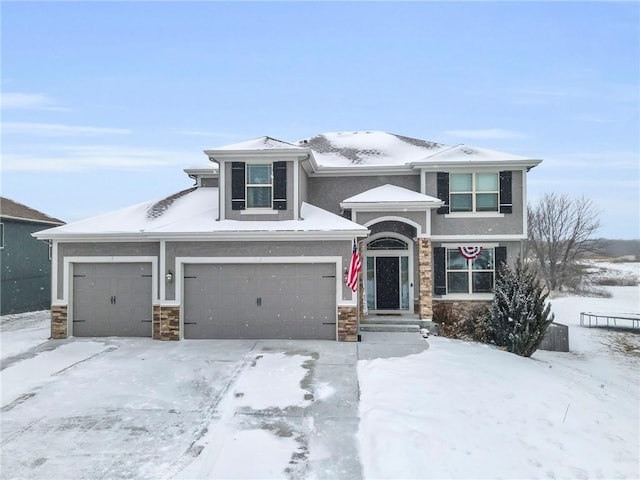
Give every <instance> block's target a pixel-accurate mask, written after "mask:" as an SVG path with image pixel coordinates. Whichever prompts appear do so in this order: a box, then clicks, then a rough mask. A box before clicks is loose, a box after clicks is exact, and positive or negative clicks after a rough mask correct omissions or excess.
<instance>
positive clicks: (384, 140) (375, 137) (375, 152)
mask: <svg viewBox="0 0 640 480" xmlns="http://www.w3.org/2000/svg"><path fill="white" fill-rule="evenodd" d="M297 144H298V145H300V146H301V147H308V148H310V149H311V150H312V151H313V155H314V158H315V159H316V162H317V163H318V165H320V166H324V167H352V166H354V165H356V166H357V165H370V166H394V165H405V164H407V163H411V162H417V161H419V160H422V159H424V158H425V157H428V156H429V155H433V153H435V152H439V151H442V150H443V149H446V148H448V147H447V146H446V145H443V144H441V143H435V142H428V141H426V140H419V139H417V138H411V137H404V136H402V135H395V134H393V133H387V132H333V133H323V134H320V135H316V136H315V137H311V138H308V139H305V140H300V141H299V142H297Z"/></svg>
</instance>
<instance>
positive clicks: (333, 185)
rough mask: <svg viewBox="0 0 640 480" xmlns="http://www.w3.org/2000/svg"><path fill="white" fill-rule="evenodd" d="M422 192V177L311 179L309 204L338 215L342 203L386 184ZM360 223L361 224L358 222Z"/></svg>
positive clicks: (378, 176) (381, 176) (385, 176)
mask: <svg viewBox="0 0 640 480" xmlns="http://www.w3.org/2000/svg"><path fill="white" fill-rule="evenodd" d="M387 183H388V184H391V185H396V186H398V187H403V188H406V189H408V190H413V191H416V192H419V191H420V175H419V174H418V173H417V172H416V173H415V174H414V175H376V176H371V177H365V176H362V177H346V176H344V177H310V178H309V203H311V204H312V205H315V206H316V207H320V208H323V209H325V210H327V211H329V212H331V213H335V214H337V215H340V214H341V209H340V202H342V201H343V200H346V199H347V198H349V197H352V196H354V195H357V194H359V193H362V192H365V191H367V190H370V189H372V188H375V187H379V186H381V185H385V184H387ZM358 223H361V222H360V221H359V220H358Z"/></svg>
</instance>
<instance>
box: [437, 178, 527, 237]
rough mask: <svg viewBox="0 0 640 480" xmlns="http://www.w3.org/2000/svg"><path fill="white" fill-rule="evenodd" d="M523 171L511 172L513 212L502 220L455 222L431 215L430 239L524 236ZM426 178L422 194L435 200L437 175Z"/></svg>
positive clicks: (505, 215) (483, 219)
mask: <svg viewBox="0 0 640 480" xmlns="http://www.w3.org/2000/svg"><path fill="white" fill-rule="evenodd" d="M522 173H523V172H522V170H513V177H512V195H511V198H512V201H513V212H512V213H505V214H501V215H503V216H496V217H488V218H486V217H485V218H482V217H481V218H473V217H470V216H465V217H463V218H454V217H451V216H445V215H441V214H436V213H435V212H433V213H432V215H431V234H432V235H485V236H486V235H496V236H498V235H525V234H526V232H525V231H524V223H523V209H524V205H523V203H522V181H523V175H522ZM425 175H426V177H425V194H427V195H431V196H433V197H435V196H437V173H436V172H427V173H426V174H425Z"/></svg>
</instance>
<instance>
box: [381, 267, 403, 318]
mask: <svg viewBox="0 0 640 480" xmlns="http://www.w3.org/2000/svg"><path fill="white" fill-rule="evenodd" d="M375 260H376V262H375V278H376V310H399V309H400V257H376V259H375Z"/></svg>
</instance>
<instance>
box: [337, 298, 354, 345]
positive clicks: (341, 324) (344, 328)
mask: <svg viewBox="0 0 640 480" xmlns="http://www.w3.org/2000/svg"><path fill="white" fill-rule="evenodd" d="M356 310H357V309H356V307H349V306H340V307H338V341H339V342H357V341H358V319H357V312H356Z"/></svg>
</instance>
